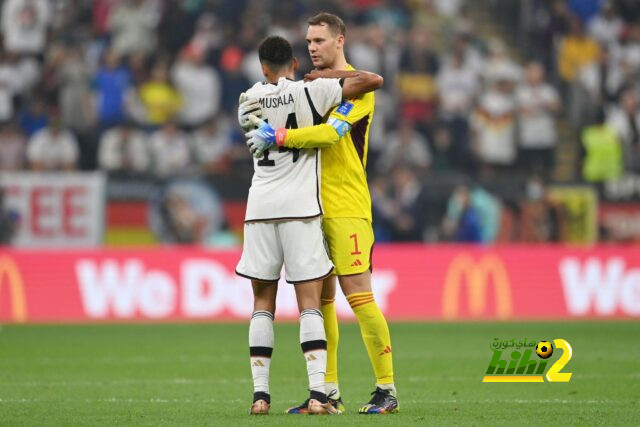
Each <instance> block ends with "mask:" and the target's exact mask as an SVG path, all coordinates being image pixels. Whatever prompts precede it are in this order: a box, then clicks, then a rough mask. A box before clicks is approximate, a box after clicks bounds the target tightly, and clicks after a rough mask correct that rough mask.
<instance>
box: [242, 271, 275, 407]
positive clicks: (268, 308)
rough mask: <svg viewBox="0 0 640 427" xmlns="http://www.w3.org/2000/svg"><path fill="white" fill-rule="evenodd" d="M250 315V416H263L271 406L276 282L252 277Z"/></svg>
mask: <svg viewBox="0 0 640 427" xmlns="http://www.w3.org/2000/svg"><path fill="white" fill-rule="evenodd" d="M251 286H252V287H253V297H254V300H253V314H252V315H251V322H250V323H249V356H250V358H251V376H252V377H253V404H252V405H251V411H250V413H251V414H252V415H266V414H268V413H269V407H270V405H271V395H270V394H269V368H270V366H271V354H272V353H273V342H274V335H273V319H274V313H275V312H276V295H277V290H278V283H277V282H261V281H258V280H252V281H251Z"/></svg>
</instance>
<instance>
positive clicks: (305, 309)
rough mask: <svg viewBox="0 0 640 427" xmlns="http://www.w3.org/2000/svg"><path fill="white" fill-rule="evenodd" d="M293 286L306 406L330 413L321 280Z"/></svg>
mask: <svg viewBox="0 0 640 427" xmlns="http://www.w3.org/2000/svg"><path fill="white" fill-rule="evenodd" d="M295 290H296V299H297V301H298V309H299V310H300V347H301V348H302V353H303V356H304V359H305V361H306V364H307V375H308V377H309V400H308V402H307V405H306V409H307V411H308V412H309V413H312V414H325V413H334V412H335V409H334V408H333V406H332V405H331V403H329V401H328V399H327V395H326V394H325V385H324V381H325V380H324V376H325V371H326V368H327V338H326V335H325V331H324V324H323V319H322V312H321V311H320V294H321V292H322V280H315V281H312V282H306V283H299V284H297V285H295ZM294 412H295V411H294Z"/></svg>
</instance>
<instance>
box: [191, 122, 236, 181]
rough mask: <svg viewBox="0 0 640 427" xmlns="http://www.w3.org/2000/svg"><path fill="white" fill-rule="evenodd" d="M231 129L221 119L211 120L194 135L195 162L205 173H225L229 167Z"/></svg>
mask: <svg viewBox="0 0 640 427" xmlns="http://www.w3.org/2000/svg"><path fill="white" fill-rule="evenodd" d="M230 149H231V140H230V138H229V129H228V128H227V126H226V125H225V124H224V123H221V120H220V119H211V120H209V121H208V122H207V123H205V124H204V125H203V126H201V127H200V128H199V129H198V130H197V131H196V132H195V133H194V135H193V153H194V162H195V164H196V166H197V167H198V168H199V169H200V171H202V172H204V173H215V172H223V171H226V170H227V169H228V166H229V162H228V160H229V154H230V153H229V152H230Z"/></svg>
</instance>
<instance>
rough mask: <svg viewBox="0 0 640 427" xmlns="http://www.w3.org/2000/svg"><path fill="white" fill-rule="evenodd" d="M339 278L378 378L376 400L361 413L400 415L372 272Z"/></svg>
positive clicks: (385, 327)
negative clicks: (373, 288)
mask: <svg viewBox="0 0 640 427" xmlns="http://www.w3.org/2000/svg"><path fill="white" fill-rule="evenodd" d="M339 279H340V286H341V287H342V291H343V292H344V294H345V296H346V297H347V301H348V302H349V305H351V308H352V309H353V312H354V314H355V315H356V317H357V319H358V324H359V325H360V333H361V334H362V340H363V341H364V345H365V347H366V348H367V353H368V354H369V360H371V364H372V365H373V371H374V373H375V376H376V390H375V392H374V397H373V398H372V399H371V401H370V402H369V403H367V404H366V405H364V406H363V407H362V408H360V412H361V413H367V414H372V413H376V414H379V413H390V412H397V410H398V401H397V399H396V388H395V385H394V382H393V360H392V353H391V336H390V334H389V327H388V325H387V321H386V319H385V318H384V315H383V314H382V311H380V308H379V307H378V304H377V303H376V301H375V299H374V297H373V292H372V291H371V272H370V271H369V270H367V271H365V272H363V273H360V274H355V275H349V276H340V278H339Z"/></svg>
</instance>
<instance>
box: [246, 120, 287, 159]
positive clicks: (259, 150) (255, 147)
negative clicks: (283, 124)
mask: <svg viewBox="0 0 640 427" xmlns="http://www.w3.org/2000/svg"><path fill="white" fill-rule="evenodd" d="M248 121H249V122H250V123H251V124H252V125H253V126H252V127H253V128H255V129H254V130H252V131H250V132H248V133H246V134H245V137H246V138H247V147H249V151H251V154H253V157H256V158H258V157H262V156H263V154H264V152H265V151H267V150H268V149H269V148H271V147H272V146H274V145H276V144H279V145H282V143H283V142H284V137H285V136H286V132H287V130H286V129H285V128H281V129H278V130H276V129H274V128H273V127H272V126H271V125H270V124H269V123H267V122H265V121H264V120H262V119H260V118H258V117H256V116H254V115H253V114H249V116H248Z"/></svg>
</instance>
